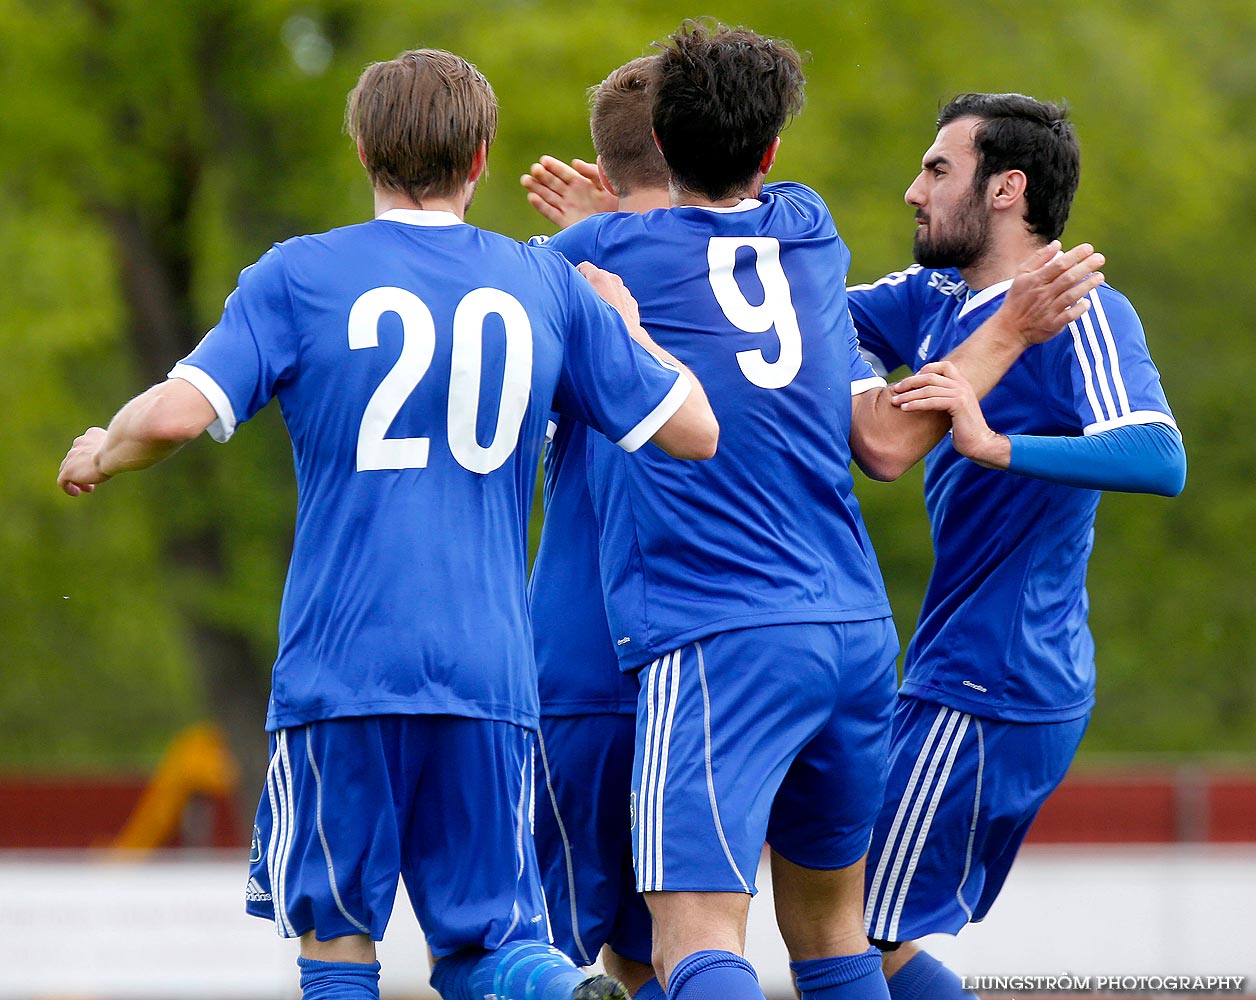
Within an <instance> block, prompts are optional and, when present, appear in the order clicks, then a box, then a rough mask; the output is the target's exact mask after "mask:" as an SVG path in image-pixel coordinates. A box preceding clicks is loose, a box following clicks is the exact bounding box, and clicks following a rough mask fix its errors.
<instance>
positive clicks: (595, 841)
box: [536, 713, 651, 965]
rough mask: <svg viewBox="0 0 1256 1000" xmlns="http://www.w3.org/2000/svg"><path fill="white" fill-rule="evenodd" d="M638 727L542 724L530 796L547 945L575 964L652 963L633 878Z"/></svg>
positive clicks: (596, 722) (567, 718)
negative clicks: (609, 955) (608, 960)
mask: <svg viewBox="0 0 1256 1000" xmlns="http://www.w3.org/2000/svg"><path fill="white" fill-rule="evenodd" d="M635 721H636V720H635V719H634V718H633V717H632V716H631V715H622V714H620V715H615V714H611V713H606V714H597V715H562V716H543V717H542V718H541V742H540V750H541V753H540V766H539V767H538V768H537V788H536V800H537V806H536V853H537V859H538V860H539V861H540V864H541V878H542V881H543V883H544V885H545V899H546V901H547V902H548V903H549V912H550V925H551V927H552V929H553V933H554V944H555V946H557V947H558V948H560V949H561V950H562V951H563V952H565V953H566V954H567V955H568V956H569V957H570V958H571V959H572V961H574V962H575V963H576V964H577V965H592V964H593V963H594V962H595V961H597V956H598V952H600V951H601V950H602V946H603V945H606V944H609V945H610V946H611V948H612V949H614V950H615V951H616V952H617V953H619V954H620V955H623V956H624V957H625V958H631V959H633V960H635V961H637V962H643V963H645V964H647V965H648V964H649V962H650V944H651V936H650V912H649V910H647V909H646V905H645V898H644V897H643V896H642V895H641V894H640V893H639V892H637V888H636V882H635V879H634V877H633V872H632V831H631V829H630V828H629V809H628V801H629V796H630V793H631V791H632V752H633V730H634V727H635Z"/></svg>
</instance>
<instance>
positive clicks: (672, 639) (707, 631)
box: [619, 602, 892, 673]
mask: <svg viewBox="0 0 1256 1000" xmlns="http://www.w3.org/2000/svg"><path fill="white" fill-rule="evenodd" d="M890 617H892V613H891V611H890V606H889V603H888V602H883V603H880V604H875V605H870V606H868V607H867V608H851V609H845V610H841V611H838V610H833V609H829V610H825V609H815V608H807V609H802V610H797V611H774V612H770V613H766V614H765V613H763V612H759V613H757V614H748V615H733V616H731V617H729V618H720V619H717V620H715V621H712V622H707V623H704V624H702V625H698V626H695V627H693V628H688V629H685V630H684V631H683V632H674V633H671V634H666V633H665V634H664V635H663V636H662V637H660V638H658V639H655V640H653V641H652V642H651V643H650V644H649V646H647V647H643V648H640V649H635V650H632V651H631V652H627V651H625V652H623V653H621V654H620V656H619V669H620V671H622V672H624V673H627V672H629V671H632V670H638V669H640V668H641V667H644V666H645V665H646V664H647V663H651V662H653V661H654V660H657V659H658V658H659V657H660V656H666V655H667V654H668V653H671V652H674V651H675V650H677V649H680V647H681V646H686V645H688V644H689V643H691V642H697V641H699V640H700V639H706V638H708V637H710V636H713V635H719V634H720V633H723V632H737V631H740V630H741V629H746V628H761V627H765V626H769V625H836V624H841V623H845V622H867V621H879V620H880V619H882V618H890Z"/></svg>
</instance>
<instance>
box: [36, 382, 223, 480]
mask: <svg viewBox="0 0 1256 1000" xmlns="http://www.w3.org/2000/svg"><path fill="white" fill-rule="evenodd" d="M216 418H217V414H216V413H215V412H214V408H213V407H212V406H211V405H210V403H209V400H207V399H206V398H205V397H204V396H203V395H202V394H201V392H200V390H199V389H197V388H195V387H194V386H193V385H192V384H191V383H189V382H185V381H184V380H183V379H180V378H172V379H167V380H166V381H165V382H161V383H159V384H157V385H155V386H153V387H152V388H151V389H148V390H147V391H146V392H143V393H141V394H140V395H138V396H136V397H135V398H134V399H133V400H131V401H130V402H129V403H127V404H126V405H125V406H124V407H122V409H121V410H119V411H118V412H117V414H115V416H114V418H113V419H112V420H111V421H110V422H109V427H108V429H106V428H104V427H89V428H88V429H87V430H85V431H84V432H83V433H82V434H80V435H79V436H78V437H77V438H75V440H74V444H73V445H72V446H71V447H70V450H69V452H68V453H67V454H66V456H65V459H64V460H63V461H62V462H61V468H60V470H59V471H58V473H57V485H58V486H60V487H61V489H63V490H64V491H65V492H66V493H68V494H69V495H70V496H72V497H76V496H79V495H80V494H82V493H91V492H92V491H93V490H95V488H96V487H97V486H98V485H100V484H101V483H103V482H107V481H108V480H109V479H111V478H112V477H114V476H116V475H117V474H118V473H119V472H132V471H135V470H137V469H146V468H148V467H149V466H150V465H154V464H156V463H157V462H160V461H161V460H162V459H163V458H166V457H167V456H169V455H172V454H174V452H176V451H178V450H179V448H181V447H182V446H183V445H184V444H186V443H187V442H188V441H191V440H192V439H193V438H195V437H197V436H198V435H200V434H201V433H202V432H203V431H204V430H205V429H206V428H207V427H208V426H209V425H210V424H211V423H213V422H214V420H215V419H216Z"/></svg>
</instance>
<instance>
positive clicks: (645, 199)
mask: <svg viewBox="0 0 1256 1000" xmlns="http://www.w3.org/2000/svg"><path fill="white" fill-rule="evenodd" d="M671 203H672V202H671V198H670V197H669V196H668V192H667V188H665V187H662V188H651V187H647V188H637V189H635V190H633V191H630V192H629V193H628V194H622V195H620V196H619V211H621V212H649V211H652V210H654V209H656V208H668V207H670V206H671Z"/></svg>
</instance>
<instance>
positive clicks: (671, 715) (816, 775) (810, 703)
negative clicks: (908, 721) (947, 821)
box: [633, 618, 898, 893]
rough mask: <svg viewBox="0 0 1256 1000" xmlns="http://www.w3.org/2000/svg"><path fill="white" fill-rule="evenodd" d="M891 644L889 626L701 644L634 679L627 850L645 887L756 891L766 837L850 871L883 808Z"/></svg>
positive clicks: (807, 630) (742, 636)
mask: <svg viewBox="0 0 1256 1000" xmlns="http://www.w3.org/2000/svg"><path fill="white" fill-rule="evenodd" d="M897 651H898V639H897V637H896V635H895V633H894V627H893V623H892V622H891V621H890V619H888V618H886V619H877V620H875V621H866V622H843V623H835V624H797V625H772V626H765V627H760V628H750V629H741V630H737V631H732V632H724V633H720V634H718V635H715V636H711V637H709V638H707V639H704V640H702V641H701V642H695V643H692V644H690V645H688V646H684V647H682V648H681V649H678V650H676V651H674V652H672V653H670V654H668V655H667V656H664V657H661V658H660V659H658V660H656V661H654V663H652V664H651V665H650V666H649V667H647V668H645V671H644V672H643V675H642V687H641V696H640V699H639V701H638V704H637V748H636V757H635V759H634V762H633V852H634V861H635V864H636V871H637V887H638V888H639V889H641V890H642V891H646V892H648V891H659V890H662V891H672V892H747V893H753V892H754V891H755V886H754V876H755V870H756V868H757V866H758V861H759V857H760V855H761V854H762V851H763V845H764V843H765V841H766V842H767V843H769V844H770V845H771V846H772V848H773V850H775V851H776V852H777V853H779V854H780V855H782V856H783V857H784V858H786V859H787V860H789V861H791V862H793V863H794V864H796V865H800V866H802V867H805V868H818V869H836V868H845V867H847V866H848V865H851V864H854V863H855V862H856V861H858V860H859V859H860V858H861V857H863V855H864V852H865V851H866V850H867V847H868V837H869V834H870V832H871V829H872V823H873V820H874V819H875V818H876V815H877V811H878V810H879V808H880V804H881V798H882V790H883V787H884V777H885V756H886V748H887V745H888V740H889V718H890V710H891V707H892V705H893V701H894V685H895V670H894V658H895V656H896V655H897Z"/></svg>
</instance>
